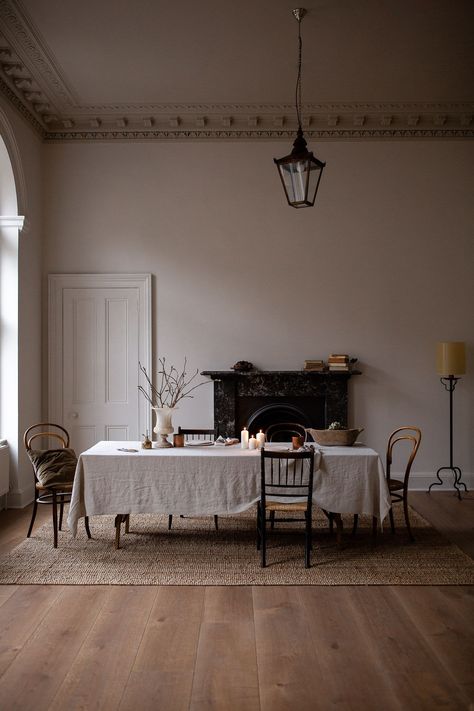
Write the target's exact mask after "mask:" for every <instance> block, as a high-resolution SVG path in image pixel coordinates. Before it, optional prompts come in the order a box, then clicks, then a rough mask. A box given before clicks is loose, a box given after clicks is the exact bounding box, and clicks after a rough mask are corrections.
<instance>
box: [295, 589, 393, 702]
mask: <svg viewBox="0 0 474 711" xmlns="http://www.w3.org/2000/svg"><path fill="white" fill-rule="evenodd" d="M297 593H298V596H299V599H300V600H301V604H302V606H304V608H305V612H306V617H307V619H308V626H309V630H310V633H311V637H312V642H313V647H314V649H315V650H316V655H317V658H318V665H319V667H320V669H321V673H322V675H323V677H324V679H325V699H324V703H325V704H326V708H332V707H337V708H338V709H341V710H342V709H364V711H379V709H380V699H384V703H383V708H384V711H390V710H391V709H393V710H396V709H400V708H401V706H400V704H399V702H398V699H397V696H396V694H395V693H394V690H393V687H392V685H391V684H390V682H389V680H388V679H387V677H386V675H385V669H384V668H383V666H382V665H381V663H380V660H379V655H378V650H377V644H376V643H375V641H374V639H371V638H370V632H369V631H368V629H367V627H366V625H364V624H361V623H360V616H359V615H358V614H357V612H356V610H354V607H355V604H354V597H353V595H352V589H351V588H349V587H336V588H335V587H319V588H318V587H313V586H307V587H300V588H298V589H297ZM322 708H325V707H324V706H323V707H322Z"/></svg>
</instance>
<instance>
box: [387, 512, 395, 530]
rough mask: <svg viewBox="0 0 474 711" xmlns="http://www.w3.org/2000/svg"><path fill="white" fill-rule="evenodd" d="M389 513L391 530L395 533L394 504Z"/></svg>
mask: <svg viewBox="0 0 474 711" xmlns="http://www.w3.org/2000/svg"><path fill="white" fill-rule="evenodd" d="M388 515H389V516H390V530H391V531H392V533H395V521H394V520H393V506H391V507H390V510H389V512H388Z"/></svg>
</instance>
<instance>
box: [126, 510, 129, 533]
mask: <svg viewBox="0 0 474 711" xmlns="http://www.w3.org/2000/svg"><path fill="white" fill-rule="evenodd" d="M125 533H130V514H127V515H126V517H125Z"/></svg>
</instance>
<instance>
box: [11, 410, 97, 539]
mask: <svg viewBox="0 0 474 711" xmlns="http://www.w3.org/2000/svg"><path fill="white" fill-rule="evenodd" d="M35 440H36V441H38V440H39V441H41V440H43V441H44V440H48V441H51V440H52V441H53V442H54V444H55V445H56V447H55V448H48V449H33V447H32V444H33V442H35ZM23 444H24V446H25V449H26V453H27V454H28V457H29V459H30V462H31V465H32V467H33V475H34V479H35V500H34V503H33V511H32V515H31V521H30V526H29V528H28V533H27V534H26V536H27V538H29V537H30V536H31V532H32V530H33V525H34V522H35V519H36V513H37V510H38V504H50V505H51V506H52V513H53V535H54V547H55V548H57V547H58V531H61V529H62V523H63V513H64V504H65V503H69V502H70V501H71V493H72V486H73V483H74V474H75V470H76V464H77V457H76V454H75V452H74V450H72V449H70V448H69V433H68V432H67V430H65V429H64V427H62V426H61V425H56V424H54V423H52V422H38V423H37V424H35V425H31V427H28V429H27V430H26V431H25V433H24V435H23ZM58 505H59V523H58ZM84 524H85V529H86V533H87V536H88V538H91V532H90V530H89V518H88V517H87V516H86V517H85V520H84Z"/></svg>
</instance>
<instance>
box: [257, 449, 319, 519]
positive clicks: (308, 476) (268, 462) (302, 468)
mask: <svg viewBox="0 0 474 711" xmlns="http://www.w3.org/2000/svg"><path fill="white" fill-rule="evenodd" d="M313 472H314V449H312V448H311V449H308V450H305V451H303V452H297V451H290V452H278V451H275V450H271V449H265V448H263V449H262V452H261V501H262V506H265V499H266V497H267V496H271V497H278V499H280V498H283V499H285V498H291V499H302V500H303V499H307V501H308V510H311V500H312V498H313Z"/></svg>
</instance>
